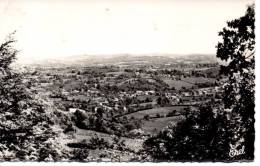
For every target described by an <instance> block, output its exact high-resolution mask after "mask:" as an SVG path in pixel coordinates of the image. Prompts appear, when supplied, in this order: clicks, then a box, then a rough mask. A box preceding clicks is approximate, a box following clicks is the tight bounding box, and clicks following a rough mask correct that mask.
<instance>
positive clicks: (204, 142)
mask: <svg viewBox="0 0 260 166" xmlns="http://www.w3.org/2000/svg"><path fill="white" fill-rule="evenodd" d="M228 123H229V121H228V119H227V116H226V115H225V114H214V113H213V111H212V108H211V107H210V106H203V107H200V110H199V113H198V114H189V116H187V119H186V120H184V121H180V122H178V123H177V124H176V125H170V126H168V127H167V128H166V129H164V130H163V131H161V132H160V133H159V134H158V135H156V136H152V137H150V138H148V139H147V140H146V141H145V142H144V145H143V147H144V151H145V152H146V153H148V155H150V156H151V157H152V159H153V160H155V161H226V160H230V158H229V156H228V153H229V146H228V145H229V142H230V137H231V129H230V128H229V125H228Z"/></svg>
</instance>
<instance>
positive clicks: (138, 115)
mask: <svg viewBox="0 0 260 166" xmlns="http://www.w3.org/2000/svg"><path fill="white" fill-rule="evenodd" d="M183 108H184V106H172V107H159V108H153V109H147V110H143V111H138V112H135V113H132V114H128V115H127V118H131V117H134V118H136V119H142V118H143V117H144V116H145V115H149V116H150V117H155V116H156V114H159V115H161V116H166V115H167V114H168V113H169V112H172V111H173V110H176V111H177V112H180V111H182V110H183Z"/></svg>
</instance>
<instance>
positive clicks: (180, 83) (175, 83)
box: [163, 78, 193, 90]
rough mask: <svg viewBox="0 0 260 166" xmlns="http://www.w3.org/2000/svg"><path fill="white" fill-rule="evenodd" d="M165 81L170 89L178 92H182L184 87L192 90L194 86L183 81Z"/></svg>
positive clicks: (165, 79) (166, 79)
mask: <svg viewBox="0 0 260 166" xmlns="http://www.w3.org/2000/svg"><path fill="white" fill-rule="evenodd" d="M163 81H164V82H165V83H166V84H168V85H169V87H170V88H172V87H174V88H175V89H176V90H180V89H181V88H182V87H186V88H191V87H192V86H193V84H191V83H187V82H184V81H182V80H173V79H169V78H164V79H163Z"/></svg>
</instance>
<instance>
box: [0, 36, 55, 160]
mask: <svg viewBox="0 0 260 166" xmlns="http://www.w3.org/2000/svg"><path fill="white" fill-rule="evenodd" d="M13 35H14V34H11V35H9V36H8V38H7V39H6V41H5V42H4V43H3V44H1V45H0V158H1V159H3V160H15V159H16V160H48V159H49V160H58V159H59V154H58V153H57V152H56V150H55V146H56V145H55V143H54V142H55V132H53V130H52V128H51V125H52V124H53V123H54V122H53V120H52V119H51V118H50V117H51V116H52V115H51V114H52V113H47V112H46V110H45V107H44V106H43V105H42V104H40V102H38V101H37V99H36V98H35V97H34V96H35V94H34V93H33V92H32V91H31V90H30V89H29V88H28V87H30V86H29V85H28V81H26V80H24V79H23V78H22V75H20V74H18V73H16V72H15V71H14V70H12V69H11V67H10V65H11V63H12V62H13V61H14V60H15V57H16V55H17V53H18V51H17V50H16V49H15V48H14V47H13V44H14V43H15V40H14V38H13ZM57 145H58V144H57ZM45 154H47V155H45Z"/></svg>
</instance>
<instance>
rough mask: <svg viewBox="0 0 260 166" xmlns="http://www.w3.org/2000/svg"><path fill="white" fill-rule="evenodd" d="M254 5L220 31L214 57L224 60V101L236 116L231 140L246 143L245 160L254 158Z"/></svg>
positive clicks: (226, 106) (222, 71) (222, 70)
mask: <svg viewBox="0 0 260 166" xmlns="http://www.w3.org/2000/svg"><path fill="white" fill-rule="evenodd" d="M254 23H255V5H251V6H248V8H247V11H246V14H245V15H244V16H243V17H240V18H238V19H235V20H232V21H229V22H227V27H225V28H223V30H222V31H221V32H220V33H219V36H221V37H222V41H221V42H219V43H218V45H217V57H218V58H220V59H221V60H223V61H226V65H222V66H221V73H222V74H224V75H226V76H227V77H228V81H227V82H226V84H225V85H224V89H225V93H224V98H223V102H224V105H225V108H227V109H230V110H231V111H232V112H233V113H234V114H233V115H234V116H233V117H232V118H237V119H238V120H237V121H236V126H237V127H236V128H237V131H236V132H235V133H236V134H234V139H235V138H236V141H237V142H239V139H241V138H243V139H244V141H243V142H240V144H243V145H244V146H245V155H244V159H249V160H252V159H253V158H254V139H255V130H254V122H255V119H254V114H255V111H254V107H255V103H254V101H255V90H254V87H255V83H254V79H255V74H254V70H255V57H254V56H255V25H254Z"/></svg>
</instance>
